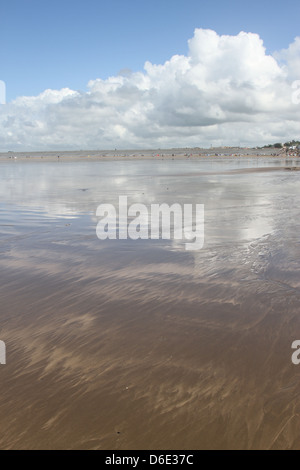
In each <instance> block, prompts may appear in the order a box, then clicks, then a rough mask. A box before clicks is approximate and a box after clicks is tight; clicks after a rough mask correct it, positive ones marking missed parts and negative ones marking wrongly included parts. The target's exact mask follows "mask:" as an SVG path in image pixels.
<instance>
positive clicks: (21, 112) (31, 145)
mask: <svg viewBox="0 0 300 470" xmlns="http://www.w3.org/2000/svg"><path fill="white" fill-rule="evenodd" d="M188 45H189V52H188V55H187V56H183V55H175V56H173V57H171V59H170V60H168V61H167V62H165V63H164V64H162V65H154V64H151V63H150V62H146V63H145V66H144V71H142V72H136V73H131V74H130V73H129V74H126V75H120V76H115V77H110V78H108V79H107V80H101V79H97V80H94V81H91V82H89V84H88V91H87V92H84V93H83V92H77V91H73V90H70V89H67V88H66V89H62V90H46V91H45V92H43V93H42V94H40V95H39V96H36V97H20V98H17V99H16V100H15V101H13V102H11V103H9V104H6V105H2V106H0V142H1V144H0V148H1V150H4V151H5V150H23V149H24V150H25V149H26V150H33V149H39V150H43V149H67V148H68V149H76V148H77V149H79V148H88V149H97V148H99V149H100V148H103V149H108V148H115V147H117V148H151V147H152V148H155V147H161V148H163V147H175V146H179V147H185V146H189V147H192V146H210V144H213V145H221V144H223V145H231V144H235V145H239V144H240V143H241V144H242V145H257V144H263V143H270V142H274V141H279V142H281V141H284V140H285V139H289V138H295V137H297V138H299V137H300V136H299V134H300V129H299V121H300V104H297V103H296V102H295V100H293V93H294V94H295V90H293V88H292V83H293V81H294V80H298V79H299V80H300V38H296V39H295V41H294V42H293V43H292V44H291V45H290V46H289V48H288V49H285V50H282V51H279V52H276V53H274V54H273V55H272V56H271V55H267V54H266V51H265V48H264V45H263V41H262V40H261V39H260V37H259V36H258V35H257V34H252V33H244V32H241V33H239V34H238V35H237V36H219V35H218V34H217V33H216V32H214V31H211V30H203V29H196V30H195V33H194V37H193V38H192V39H190V40H189V44H188Z"/></svg>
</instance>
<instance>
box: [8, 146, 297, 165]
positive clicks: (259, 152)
mask: <svg viewBox="0 0 300 470" xmlns="http://www.w3.org/2000/svg"><path fill="white" fill-rule="evenodd" d="M261 157H268V158H270V157H274V158H284V159H285V158H294V157H295V158H297V157H296V156H286V154H285V152H283V151H282V150H280V151H279V150H278V149H274V148H272V149H243V148H235V147H232V148H211V149H197V148H196V149H179V148H178V149H154V150H153V149H151V150H79V151H77V150H76V151H75V150H74V151H48V152H2V153H0V162H7V161H15V160H19V161H27V162H30V161H31V162H32V161H66V162H73V161H82V160H85V161H112V160H115V161H120V160H123V161H124V160H197V159H204V158H205V159H206V158H261Z"/></svg>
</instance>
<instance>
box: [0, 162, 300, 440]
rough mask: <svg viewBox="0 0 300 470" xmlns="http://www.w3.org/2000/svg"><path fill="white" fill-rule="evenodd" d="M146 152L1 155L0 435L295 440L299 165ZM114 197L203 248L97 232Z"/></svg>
mask: <svg viewBox="0 0 300 470" xmlns="http://www.w3.org/2000/svg"><path fill="white" fill-rule="evenodd" d="M158 163H162V164H163V166H162V167H160V166H159V164H158ZM158 163H157V162H156V163H155V165H152V164H151V163H149V162H146V163H145V162H141V163H140V162H124V163H120V164H119V162H118V163H117V165H115V163H114V162H110V163H105V164H102V163H89V164H83V163H76V164H75V163H74V164H62V165H61V164H48V163H47V164H35V163H30V164H21V163H17V164H15V162H14V163H11V164H10V165H3V166H1V167H0V171H1V173H0V196H1V206H0V214H1V220H0V255H1V256H0V296H1V312H0V318H1V339H2V340H5V341H6V342H7V345H8V351H9V356H8V364H7V366H6V367H5V368H1V370H0V372H1V376H2V377H1V379H3V380H2V381H1V397H2V400H1V402H0V421H1V429H2V430H3V432H2V434H1V432H0V444H1V448H20V447H21V448H61V447H64V448H100V449H101V448H102V449H103V448H106V449H108V448H109V449H129V448H148V447H151V448H177V449H182V448H186V449H191V448H192V449H197V448H199V447H201V448H214V447H215V448H220V447H221V448H233V447H238V448H272V447H274V448H277V447H281V448H288V447H295V448H299V440H298V436H299V432H300V425H299V419H298V415H299V413H300V408H299V399H298V397H299V393H300V388H299V387H300V385H299V384H300V380H299V372H298V370H297V369H295V368H294V367H292V366H291V361H290V352H291V350H290V345H291V342H292V341H293V340H295V339H296V338H297V337H298V336H299V332H300V320H299V301H300V293H299V288H300V283H299V270H300V244H299V233H300V189H299V188H300V185H299V177H300V173H299V172H298V173H297V172H295V173H291V172H289V173H288V172H285V171H268V172H259V173H247V172H246V173H239V174H237V173H235V174H234V173H228V172H226V171H225V169H227V166H226V165H228V162H226V163H224V165H223V164H222V162H219V165H218V169H217V171H215V173H214V174H212V173H210V174H207V173H206V172H204V171H201V169H202V167H201V165H200V164H197V165H195V166H194V165H193V164H190V163H186V162H183V163H184V164H183V163H182V162H180V165H179V164H177V162H168V163H167V164H166V163H164V162H158ZM173 163H174V165H173ZM178 163H179V162H178ZM248 163H249V162H248ZM248 163H247V164H248ZM271 163H272V166H274V161H272V162H271ZM256 164H257V162H256V161H255V163H254V166H255V165H256ZM186 165H187V166H186ZM206 165H207V164H206ZM204 166H205V165H204ZM170 169H171V170H172V172H171V170H170ZM223 169H224V171H225V172H223V173H222V170H223ZM209 170H211V168H210V169H209ZM204 173H205V174H204ZM171 174H172V176H170V175H171ZM124 194H125V195H127V196H128V202H129V203H131V202H141V203H144V204H146V205H149V204H151V203H158V202H166V203H170V204H171V203H173V202H181V203H203V204H205V208H206V218H205V222H206V223H205V234H206V239H205V246H204V248H203V249H202V250H200V251H198V252H186V251H185V249H184V246H183V243H178V242H174V241H172V240H171V241H168V240H138V241H132V240H116V241H114V240H107V241H105V242H100V241H99V240H98V239H97V237H96V233H95V228H96V224H97V218H96V216H95V213H96V208H97V206H98V205H99V204H100V203H103V202H108V203H114V204H118V196H119V195H124ZM70 217H72V218H70ZM117 432H118V433H117ZM119 432H121V434H119ZM147 446H148V447H147Z"/></svg>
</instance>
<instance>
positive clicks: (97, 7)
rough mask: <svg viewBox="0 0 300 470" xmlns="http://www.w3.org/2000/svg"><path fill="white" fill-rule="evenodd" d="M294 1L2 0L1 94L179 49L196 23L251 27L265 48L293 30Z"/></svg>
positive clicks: (298, 16)
mask: <svg viewBox="0 0 300 470" xmlns="http://www.w3.org/2000/svg"><path fill="white" fill-rule="evenodd" d="M299 24H300V2H299V1H298V0H297V1H295V0H285V1H282V0H281V1H276V0H275V1H274V0H273V1H269V0H260V1H258V0H254V1H252V2H245V1H240V0H239V1H224V0H221V1H220V0H211V1H207V0H206V1H202V0H151V1H149V0H148V1H144V0H109V1H104V0H84V1H83V0H52V1H51V2H50V1H47V0H1V2H0V41H1V42H0V44H1V47H0V64H1V67H0V79H2V80H4V81H5V82H6V86H7V101H11V100H12V99H14V98H16V97H17V96H22V95H27V96H28V95H37V94H39V93H41V92H42V91H43V90H45V89H47V88H52V89H61V88H63V87H69V88H71V89H73V90H83V91H84V90H86V87H87V83H88V81H89V80H91V79H96V78H102V79H105V78H107V77H109V76H111V75H117V74H118V73H119V72H120V70H122V69H131V70H132V71H138V70H142V69H143V66H144V63H145V61H147V60H148V61H150V62H152V63H154V64H162V63H164V62H165V61H166V60H168V59H169V58H170V57H171V56H172V55H174V54H186V53H187V50H188V45H187V41H188V39H189V38H191V37H192V36H193V33H194V29H195V28H209V29H213V30H215V31H216V32H217V33H218V34H219V35H222V34H229V35H236V34H238V33H239V32H240V31H241V30H243V31H246V32H254V33H258V34H259V35H260V37H261V38H262V39H263V40H264V44H265V47H266V48H267V52H268V53H271V52H273V51H274V50H278V49H282V48H287V47H288V45H289V44H290V43H292V41H293V39H294V38H295V37H296V36H297V34H298V35H299Z"/></svg>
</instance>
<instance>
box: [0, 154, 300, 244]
mask: <svg viewBox="0 0 300 470" xmlns="http://www.w3.org/2000/svg"><path fill="white" fill-rule="evenodd" d="M276 163H277V164H278V166H282V161H280V160H278V161H277V160H275V161H274V160H272V159H263V160H262V161H261V160H252V161H251V160H245V161H243V160H230V159H229V160H224V161H222V160H221V161H220V160H219V161H205V160H204V161H201V162H189V161H169V162H164V161H155V162H149V161H137V162H132V161H127V162H88V163H85V162H76V163H72V164H70V163H66V164H64V163H62V162H60V163H51V162H47V163H44V164H40V163H30V164H24V163H23V164H22V163H13V164H12V163H10V164H2V165H1V173H0V197H1V201H2V204H5V205H6V207H8V206H7V205H9V211H8V212H7V214H6V216H7V217H8V218H10V223H12V224H14V220H12V218H13V214H15V217H16V221H15V223H16V225H18V224H20V223H21V222H22V220H23V221H24V225H26V224H25V218H26V219H27V221H28V223H30V218H32V219H34V220H35V222H37V220H38V217H40V220H42V219H43V217H45V218H47V217H48V218H51V219H57V220H59V219H60V218H62V219H64V218H65V219H75V218H81V217H82V216H83V215H84V214H89V216H90V224H89V226H90V227H92V226H94V228H95V226H96V224H97V221H98V220H97V218H96V217H95V213H96V209H97V206H98V205H99V204H102V203H111V204H114V205H115V206H116V207H118V197H119V196H120V195H127V196H128V204H129V205H130V204H133V203H137V202H138V203H142V204H145V205H146V206H147V207H149V209H150V205H151V204H153V203H159V204H161V203H167V204H170V205H171V204H173V203H174V202H179V203H180V204H194V205H195V204H196V203H198V204H204V205H205V244H206V246H210V245H211V244H215V243H227V242H230V241H239V240H251V239H255V238H259V237H261V236H263V235H265V234H268V233H271V232H272V231H273V230H274V229H275V228H276V226H277V224H278V215H279V210H280V205H282V204H285V202H286V200H285V197H287V196H288V194H289V195H290V196H291V197H293V198H294V197H295V191H296V194H299V190H298V186H297V183H296V182H297V181H298V174H289V175H288V176H287V174H286V172H284V171H279V172H272V171H270V172H263V173H247V172H246V173H243V172H242V173H230V170H237V169H240V168H242V169H243V170H244V169H247V168H250V167H251V168H252V169H253V168H257V167H258V165H260V167H268V166H270V165H272V167H274V166H276ZM228 170H229V173H228ZM213 171H214V173H213V174H212V173H211V172H213ZM207 172H208V173H207ZM280 185H285V186H286V189H285V194H282V193H281V194H280V196H279V192H278V189H279V187H280ZM9 212H11V214H10V217H9ZM149 212H150V210H149ZM84 221H85V223H86V221H87V219H86V218H85V219H84ZM184 242H185V241H184V240H183V242H182V243H181V242H178V241H174V242H172V243H171V244H170V243H169V242H168V241H166V242H165V246H166V248H167V247H168V246H169V247H170V248H171V249H181V248H182V247H184Z"/></svg>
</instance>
